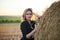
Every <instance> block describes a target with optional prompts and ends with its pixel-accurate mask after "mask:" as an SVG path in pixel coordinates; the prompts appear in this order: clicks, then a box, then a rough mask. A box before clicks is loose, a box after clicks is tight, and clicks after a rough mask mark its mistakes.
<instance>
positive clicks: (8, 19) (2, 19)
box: [0, 16, 21, 23]
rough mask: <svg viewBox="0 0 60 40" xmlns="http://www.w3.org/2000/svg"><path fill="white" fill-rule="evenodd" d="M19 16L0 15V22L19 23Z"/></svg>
mask: <svg viewBox="0 0 60 40" xmlns="http://www.w3.org/2000/svg"><path fill="white" fill-rule="evenodd" d="M20 22H21V19H20V17H19V16H0V23H20Z"/></svg>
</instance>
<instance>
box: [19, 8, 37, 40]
mask: <svg viewBox="0 0 60 40" xmlns="http://www.w3.org/2000/svg"><path fill="white" fill-rule="evenodd" d="M32 15H33V12H32V9H31V8H28V9H26V10H25V11H24V13H23V20H24V21H23V22H21V25H20V27H21V32H22V34H23V37H22V38H21V40H34V37H33V36H34V33H35V31H36V30H37V27H36V26H35V21H31V17H32Z"/></svg>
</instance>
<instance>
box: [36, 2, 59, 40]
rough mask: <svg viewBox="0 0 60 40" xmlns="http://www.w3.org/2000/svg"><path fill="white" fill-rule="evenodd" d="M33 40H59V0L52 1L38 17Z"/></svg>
mask: <svg viewBox="0 0 60 40" xmlns="http://www.w3.org/2000/svg"><path fill="white" fill-rule="evenodd" d="M35 40H60V1H58V2H54V3H53V4H52V5H51V6H50V7H49V8H48V9H47V10H46V11H45V12H44V14H43V15H42V17H41V18H40V20H39V27H38V31H37V32H36V33H35Z"/></svg>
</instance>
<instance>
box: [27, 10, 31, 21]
mask: <svg viewBox="0 0 60 40" xmlns="http://www.w3.org/2000/svg"><path fill="white" fill-rule="evenodd" d="M31 16H32V12H31V11H27V12H26V20H31Z"/></svg>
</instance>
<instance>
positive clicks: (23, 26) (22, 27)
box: [20, 22, 28, 39]
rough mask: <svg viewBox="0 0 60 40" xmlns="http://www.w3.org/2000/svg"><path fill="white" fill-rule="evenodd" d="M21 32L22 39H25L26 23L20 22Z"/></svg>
mask: <svg viewBox="0 0 60 40" xmlns="http://www.w3.org/2000/svg"><path fill="white" fill-rule="evenodd" d="M20 26H21V32H22V34H23V37H24V39H26V34H27V33H28V30H27V27H26V23H24V22H23V23H21V25H20Z"/></svg>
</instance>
